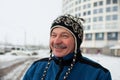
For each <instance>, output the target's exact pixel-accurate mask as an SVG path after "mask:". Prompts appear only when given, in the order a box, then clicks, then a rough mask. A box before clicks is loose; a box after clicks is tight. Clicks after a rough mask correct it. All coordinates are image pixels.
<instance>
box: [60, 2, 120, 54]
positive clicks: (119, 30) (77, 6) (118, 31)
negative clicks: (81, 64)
mask: <svg viewBox="0 0 120 80" xmlns="http://www.w3.org/2000/svg"><path fill="white" fill-rule="evenodd" d="M62 13H63V14H67V13H69V14H72V15H74V16H77V17H81V18H84V19H85V23H84V42H83V44H82V46H81V47H82V49H83V52H84V53H106V54H115V53H114V51H111V47H113V46H116V45H120V0H63V2H62ZM118 52H119V51H118ZM118 52H117V53H118Z"/></svg>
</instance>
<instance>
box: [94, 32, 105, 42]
mask: <svg viewBox="0 0 120 80" xmlns="http://www.w3.org/2000/svg"><path fill="white" fill-rule="evenodd" d="M95 39H96V40H103V39H104V33H96V34H95Z"/></svg>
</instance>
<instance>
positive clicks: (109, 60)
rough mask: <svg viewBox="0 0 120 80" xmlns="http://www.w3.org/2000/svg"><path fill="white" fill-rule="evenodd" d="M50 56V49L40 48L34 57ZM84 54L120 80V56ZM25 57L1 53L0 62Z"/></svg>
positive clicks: (115, 78) (114, 79)
mask: <svg viewBox="0 0 120 80" xmlns="http://www.w3.org/2000/svg"><path fill="white" fill-rule="evenodd" d="M48 56H49V50H40V51H39V54H38V55H37V56H34V57H40V58H42V57H48ZM83 56H85V57H87V58H90V59H92V60H94V61H96V62H98V63H100V64H101V65H103V66H104V67H106V68H107V69H109V70H110V72H111V75H112V80H120V70H119V68H120V57H113V56H106V55H102V54H83ZM23 57H26V56H13V55H0V64H1V63H3V62H6V61H11V60H15V59H18V58H23Z"/></svg>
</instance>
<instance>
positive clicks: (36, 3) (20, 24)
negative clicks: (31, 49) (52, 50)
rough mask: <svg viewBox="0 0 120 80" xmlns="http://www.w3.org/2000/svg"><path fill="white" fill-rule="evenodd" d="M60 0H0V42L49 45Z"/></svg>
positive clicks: (59, 12)
mask: <svg viewBox="0 0 120 80" xmlns="http://www.w3.org/2000/svg"><path fill="white" fill-rule="evenodd" d="M61 5H62V0H0V43H1V42H8V43H12V44H35V45H36V44H43V45H49V44H48V43H49V30H50V26H51V23H52V21H53V20H54V19H55V18H56V17H57V16H59V15H60V14H61V12H62V8H61Z"/></svg>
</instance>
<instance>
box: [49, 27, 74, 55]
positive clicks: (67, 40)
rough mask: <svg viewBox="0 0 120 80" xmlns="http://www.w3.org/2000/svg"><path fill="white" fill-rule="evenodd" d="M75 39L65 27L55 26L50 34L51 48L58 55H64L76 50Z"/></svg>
mask: <svg viewBox="0 0 120 80" xmlns="http://www.w3.org/2000/svg"><path fill="white" fill-rule="evenodd" d="M74 47H75V40H74V37H73V36H72V34H71V33H70V32H69V31H67V30H66V29H64V28H60V27H59V28H55V29H53V30H52V32H51V34H50V48H51V49H52V52H53V54H54V55H55V56H57V57H63V56H65V55H67V54H69V53H71V52H73V51H74Z"/></svg>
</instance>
